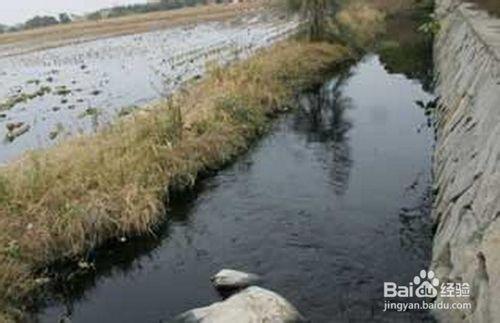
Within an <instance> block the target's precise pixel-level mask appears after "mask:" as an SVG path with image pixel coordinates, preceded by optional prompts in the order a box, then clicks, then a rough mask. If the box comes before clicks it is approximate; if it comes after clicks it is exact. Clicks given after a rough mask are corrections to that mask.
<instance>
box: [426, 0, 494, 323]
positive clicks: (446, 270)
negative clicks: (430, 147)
mask: <svg viewBox="0 0 500 323" xmlns="http://www.w3.org/2000/svg"><path fill="white" fill-rule="evenodd" d="M436 10H437V12H436V13H437V15H438V18H439V19H440V25H441V30H440V32H439V34H438V36H437V38H436V42H435V50H434V51H435V53H434V56H435V57H434V60H435V67H436V71H437V75H438V83H437V89H436V90H437V94H438V95H440V104H439V108H438V111H437V114H436V115H437V123H438V127H437V129H438V133H437V135H438V142H437V149H436V152H435V160H434V172H435V188H434V189H435V193H436V196H435V205H434V211H433V216H434V220H435V223H436V232H435V238H434V246H433V261H432V267H433V268H434V269H435V271H436V272H437V273H438V276H439V278H440V279H441V282H447V281H450V282H461V281H462V282H467V283H469V284H470V285H471V297H470V299H469V300H468V301H470V303H471V304H472V308H471V309H470V310H455V311H440V312H439V313H437V316H438V319H440V320H441V321H444V322H462V321H463V322H494V321H497V322H498V318H499V317H500V289H499V288H498V285H499V284H500V254H499V253H498V246H499V245H500V235H499V233H500V222H499V221H498V215H500V168H499V158H500V145H499V144H498V142H499V140H500V114H499V113H498V107H499V105H500V81H499V75H500V35H499V34H498V28H500V20H498V19H496V18H492V17H491V16H489V15H488V14H487V13H486V12H480V11H478V10H476V9H473V6H472V5H469V4H463V3H460V2H459V1H450V0H440V1H437V9H436ZM495 29H496V31H495ZM443 300H445V299H443ZM438 301H439V299H438Z"/></svg>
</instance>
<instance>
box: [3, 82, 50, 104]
mask: <svg viewBox="0 0 500 323" xmlns="http://www.w3.org/2000/svg"><path fill="white" fill-rule="evenodd" d="M34 83H35V84H37V83H36V82H34ZM51 91H52V89H51V88H50V87H49V86H42V87H40V88H39V89H38V90H37V91H35V92H33V93H19V94H16V95H13V96H11V97H9V98H8V99H7V100H5V101H4V102H1V103H0V111H2V110H9V109H12V108H13V107H14V106H15V105H16V104H19V103H24V102H28V101H29V100H33V99H34V98H36V97H39V96H44V95H45V94H47V93H50V92H51Z"/></svg>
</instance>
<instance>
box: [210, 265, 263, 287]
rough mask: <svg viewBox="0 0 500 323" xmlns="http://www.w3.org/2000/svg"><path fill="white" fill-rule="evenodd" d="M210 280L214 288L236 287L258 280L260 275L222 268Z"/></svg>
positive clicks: (251, 283) (246, 285)
mask: <svg viewBox="0 0 500 323" xmlns="http://www.w3.org/2000/svg"><path fill="white" fill-rule="evenodd" d="M211 280H212V283H213V284H214V286H215V288H221V289H236V288H243V287H248V286H250V285H253V284H255V283H257V282H258V281H259V280H260V277H259V276H258V275H255V274H251V273H246V272H243V271H238V270H233V269H222V270H221V271H219V272H218V273H217V274H215V275H214V276H213V277H212V278H211Z"/></svg>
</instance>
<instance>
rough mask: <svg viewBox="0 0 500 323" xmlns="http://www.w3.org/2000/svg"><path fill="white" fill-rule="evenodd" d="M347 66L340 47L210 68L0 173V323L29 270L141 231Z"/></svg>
mask: <svg viewBox="0 0 500 323" xmlns="http://www.w3.org/2000/svg"><path fill="white" fill-rule="evenodd" d="M348 59H351V53H350V51H349V50H348V49H346V48H345V47H342V46H340V45H332V44H326V43H301V42H286V43H283V44H279V45H276V46H274V47H273V48H271V49H269V50H266V51H264V52H261V53H259V54H258V55H257V56H255V57H254V58H252V59H249V60H248V61H245V62H242V63H239V64H237V65H235V66H233V67H231V68H229V69H220V68H215V69H214V70H213V71H212V72H211V73H210V75H209V76H208V77H207V78H205V79H204V80H203V81H201V82H200V83H197V84H192V85H191V86H189V87H188V88H187V89H185V90H183V91H181V92H180V93H178V94H177V95H176V96H174V97H173V98H172V99H171V100H169V101H168V102H164V103H161V104H158V105H156V106H152V107H150V108H148V109H144V110H142V111H140V112H138V113H136V114H134V115H131V116H128V117H126V118H124V119H122V120H121V121H119V122H118V123H117V124H116V125H114V126H112V127H110V128H109V129H107V130H105V131H103V132H101V133H99V134H96V135H92V136H86V137H81V138H75V139H71V140H69V141H67V142H65V143H63V144H61V145H59V146H57V147H54V148H52V149H49V150H45V151H39V152H34V153H31V154H29V155H26V156H25V157H24V158H23V159H21V160H20V161H17V162H15V163H12V164H10V165H7V166H5V167H3V168H0V263H1V264H2V266H1V267H0V306H1V308H2V309H3V310H4V311H5V315H4V316H5V317H4V319H6V318H7V317H15V316H16V312H14V310H13V309H14V308H21V307H20V304H21V301H22V300H23V298H24V297H25V296H26V295H28V294H29V293H32V292H33V291H34V290H35V289H36V288H37V287H40V285H41V284H42V283H43V282H45V280H44V277H36V275H35V274H34V273H35V272H36V270H37V269H39V268H41V267H43V266H45V265H47V264H49V263H51V262H53V261H56V260H59V259H61V258H70V259H74V260H75V261H78V260H79V258H80V257H81V255H82V254H83V253H84V252H85V251H87V250H90V249H92V248H94V247H95V246H97V245H99V244H102V243H103V242H105V241H108V240H110V239H115V238H120V237H122V236H129V235H135V234H144V233H147V232H149V231H150V230H151V229H152V228H154V226H155V225H157V224H158V223H160V222H161V221H162V219H163V218H164V216H168V214H166V215H165V208H164V206H165V197H168V192H169V191H172V190H181V189H183V188H185V187H189V186H191V185H193V184H194V182H195V181H196V179H197V177H198V175H199V174H200V173H202V172H204V171H207V170H211V169H217V168H219V167H220V166H221V165H223V164H224V163H226V162H228V161H229V160H231V159H232V158H233V157H234V156H236V155H237V154H238V153H240V152H242V151H244V150H245V149H246V148H247V147H248V145H249V143H250V142H251V141H252V139H254V138H256V137H257V136H258V135H259V134H261V133H262V132H263V131H264V130H265V129H266V126H267V124H268V123H269V121H270V119H271V118H272V116H273V115H275V114H277V113H279V112H280V111H281V110H282V109H284V108H286V107H289V106H290V105H291V104H292V101H293V96H294V93H296V92H297V91H298V90H300V89H303V88H306V87H309V86H311V85H312V84H314V83H316V82H318V81H320V79H318V78H319V75H321V72H322V71H325V70H326V69H328V68H331V67H332V66H333V65H335V64H340V63H341V62H344V61H346V60H348ZM167 203H168V202H167ZM1 320H2V318H0V321H1Z"/></svg>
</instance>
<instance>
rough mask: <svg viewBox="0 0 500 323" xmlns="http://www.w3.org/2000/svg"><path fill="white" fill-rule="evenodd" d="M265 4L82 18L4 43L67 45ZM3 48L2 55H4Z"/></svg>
mask: <svg viewBox="0 0 500 323" xmlns="http://www.w3.org/2000/svg"><path fill="white" fill-rule="evenodd" d="M261 6H262V3H260V2H250V3H242V4H231V5H223V4H220V5H206V6H197V7H190V8H183V9H176V10H168V11H160V12H153V13H146V14H137V15H131V16H126V17H119V18H110V19H104V20H100V21H82V22H74V23H71V24H67V25H57V26H51V27H45V28H38V29H32V30H26V31H21V32H15V33H6V34H0V45H1V46H2V47H4V49H5V48H8V49H9V55H11V54H19V53H23V52H27V51H33V50H40V49H45V48H51V47H56V46H63V45H67V44H70V43H74V42H75V41H88V40H93V39H98V38H104V37H112V36H120V35H128V34H134V33H140V32H147V31H152V30H158V29H163V28H167V27H172V26H175V25H182V24H188V23H199V22H205V21H213V20H224V19H229V18H233V17H235V16H238V15H240V14H242V13H244V12H247V11H250V10H254V9H257V8H259V7H261ZM1 54H2V53H1V47H0V56H1Z"/></svg>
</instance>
